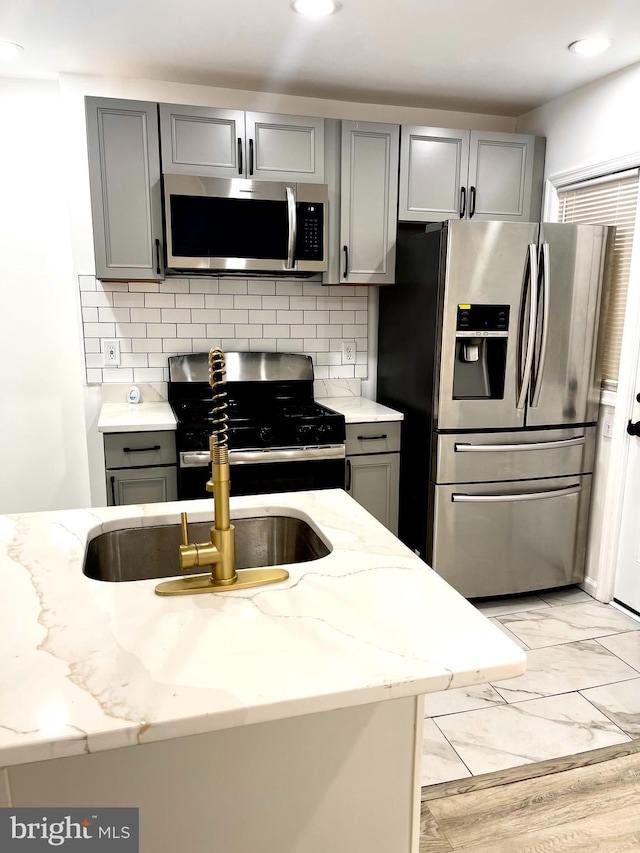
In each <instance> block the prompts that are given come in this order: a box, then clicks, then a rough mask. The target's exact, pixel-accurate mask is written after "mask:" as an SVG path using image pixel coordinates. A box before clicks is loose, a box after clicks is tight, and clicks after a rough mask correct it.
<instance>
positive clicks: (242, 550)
mask: <svg viewBox="0 0 640 853" xmlns="http://www.w3.org/2000/svg"><path fill="white" fill-rule="evenodd" d="M231 521H232V523H233V525H234V526H235V528H236V561H237V568H238V569H256V568H261V567H262V566H283V565H287V564H289V563H304V562H308V561H309V560H319V559H320V558H321V557H326V556H327V554H329V553H330V552H331V549H330V548H329V547H327V545H325V543H324V542H323V541H322V539H320V537H319V536H318V535H317V534H316V532H315V531H314V530H313V529H312V528H311V527H310V526H309V525H308V524H307V523H306V522H305V521H302V520H301V519H299V518H292V517H290V516H285V515H273V516H259V517H257V518H235V519H231ZM210 528H211V522H196V523H191V524H190V525H189V538H190V539H191V541H192V542H208V541H209V540H210V535H209V530H210ZM180 541H181V529H180V525H179V524H163V525H159V526H157V527H130V528H127V529H126V530H114V531H112V532H110V533H102V534H100V536H96V538H95V539H92V540H91V542H89V545H88V547H87V553H86V555H85V559H84V566H83V568H82V570H83V572H84V573H85V575H87V576H88V577H90V578H95V579H96V580H100V581H116V582H119V581H139V580H148V579H150V578H170V577H175V576H180V575H182V574H183V573H182V572H181V571H180V564H179V561H178V549H179V546H180ZM206 572H207V570H206V569H197V570H194V571H193V572H184V574H185V575H187V574H206Z"/></svg>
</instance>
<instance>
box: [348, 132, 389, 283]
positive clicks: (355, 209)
mask: <svg viewBox="0 0 640 853" xmlns="http://www.w3.org/2000/svg"><path fill="white" fill-rule="evenodd" d="M398 148H399V127H398V125H395V124H379V123H377V122H356V121H343V122H342V166H341V192H340V248H341V259H340V260H341V262H340V279H339V282H340V284H390V283H392V282H393V281H394V275H395V254H396V221H397V213H396V210H397V199H398V172H397V164H398Z"/></svg>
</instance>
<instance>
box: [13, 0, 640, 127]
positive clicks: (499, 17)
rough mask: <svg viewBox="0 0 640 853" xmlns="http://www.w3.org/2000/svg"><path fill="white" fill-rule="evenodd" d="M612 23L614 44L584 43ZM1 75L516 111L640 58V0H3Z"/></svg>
mask: <svg viewBox="0 0 640 853" xmlns="http://www.w3.org/2000/svg"><path fill="white" fill-rule="evenodd" d="M594 34H605V35H609V36H611V37H612V38H613V39H614V41H615V44H614V47H613V49H611V50H609V51H608V52H607V53H605V54H602V55H601V56H599V57H595V58H591V59H588V58H584V57H580V56H576V55H575V54H573V53H570V52H569V51H568V50H567V46H568V44H569V43H570V42H572V41H575V40H576V39H579V38H582V37H584V36H588V35H594ZM0 39H6V40H10V41H16V42H18V43H20V44H22V45H23V46H24V48H25V51H24V55H23V58H22V60H21V61H20V62H19V63H12V64H11V65H9V64H8V63H3V64H2V65H0V76H28V77H45V76H52V75H55V74H57V73H59V72H71V73H84V74H98V75H115V76H119V77H139V78H148V79H154V80H170V81H174V82H182V83H199V84H204V85H209V86H222V87H228V88H236V89H238V88H240V89H252V90H258V91H268V92H277V93H283V94H293V95H307V96H315V97H326V98H333V99H337V100H350V101H367V102H377V103H387V104H399V105H407V106H419V107H432V108H443V109H456V110H467V111H471V112H481V113H493V114H498V115H505V116H516V115H521V114H522V113H525V112H527V111H528V110H529V109H531V108H533V107H535V106H537V105H539V104H541V103H544V102H546V101H548V100H551V99H552V98H555V97H557V96H558V95H561V94H563V93H565V92H568V91H570V90H572V89H575V88H577V87H578V86H581V85H583V84H584V83H588V82H590V81H592V80H595V79H597V78H599V77H603V76H605V75H607V74H610V73H612V72H614V71H617V70H619V69H621V68H624V67H626V66H628V65H631V64H633V63H635V62H639V61H640V0H387V2H383V0H342V10H341V11H340V12H339V13H338V14H336V15H333V16H331V17H329V18H325V19H323V20H315V21H313V20H307V19H303V18H301V17H300V16H299V15H296V14H294V13H293V12H292V11H291V10H290V8H289V0H226V2H223V0H2V3H0Z"/></svg>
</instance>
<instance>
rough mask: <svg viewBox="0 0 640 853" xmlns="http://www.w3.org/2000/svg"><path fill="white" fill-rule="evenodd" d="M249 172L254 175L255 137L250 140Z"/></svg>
mask: <svg viewBox="0 0 640 853" xmlns="http://www.w3.org/2000/svg"><path fill="white" fill-rule="evenodd" d="M249 174H250V175H253V139H250V140H249Z"/></svg>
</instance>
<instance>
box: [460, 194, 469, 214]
mask: <svg viewBox="0 0 640 853" xmlns="http://www.w3.org/2000/svg"><path fill="white" fill-rule="evenodd" d="M466 212H467V188H466V187H460V219H464V215H465V213H466Z"/></svg>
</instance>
